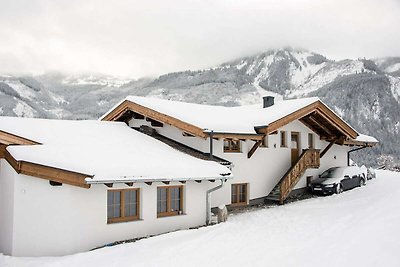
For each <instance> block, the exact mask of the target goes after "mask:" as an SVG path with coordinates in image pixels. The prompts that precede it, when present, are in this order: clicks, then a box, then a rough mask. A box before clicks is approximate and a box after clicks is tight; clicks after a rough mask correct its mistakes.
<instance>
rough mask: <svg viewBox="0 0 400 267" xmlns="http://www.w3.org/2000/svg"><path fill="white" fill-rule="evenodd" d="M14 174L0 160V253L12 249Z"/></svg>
mask: <svg viewBox="0 0 400 267" xmlns="http://www.w3.org/2000/svg"><path fill="white" fill-rule="evenodd" d="M15 175H16V173H15V172H14V170H13V169H12V167H11V166H10V165H9V164H8V163H7V162H6V161H5V160H4V159H0V253H4V254H11V252H12V247H13V221H14V181H15Z"/></svg>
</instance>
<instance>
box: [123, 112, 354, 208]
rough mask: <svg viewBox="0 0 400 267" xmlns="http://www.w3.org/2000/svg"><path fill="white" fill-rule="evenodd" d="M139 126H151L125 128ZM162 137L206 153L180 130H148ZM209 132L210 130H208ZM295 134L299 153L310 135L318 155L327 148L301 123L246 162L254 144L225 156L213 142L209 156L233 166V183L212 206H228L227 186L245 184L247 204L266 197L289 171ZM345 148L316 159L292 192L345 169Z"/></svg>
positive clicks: (203, 142)
mask: <svg viewBox="0 0 400 267" xmlns="http://www.w3.org/2000/svg"><path fill="white" fill-rule="evenodd" d="M141 125H146V126H149V127H152V126H151V123H150V122H147V121H146V120H140V119H132V120H130V121H129V126H131V127H139V126H141ZM152 128H154V129H156V130H157V132H158V133H159V134H161V135H163V136H165V137H168V138H170V139H173V140H175V141H177V142H179V143H182V144H184V145H187V146H189V147H192V148H194V149H197V150H199V151H201V152H204V153H209V151H210V140H209V138H207V139H202V138H199V137H190V136H184V135H183V134H182V130H180V129H178V128H176V127H173V126H170V125H168V124H164V126H163V127H152ZM210 130H212V129H210ZM280 131H285V132H286V136H287V137H286V138H287V142H288V145H287V147H281V146H280V138H281V137H280ZM291 132H296V133H299V134H300V149H301V150H302V149H307V148H308V134H313V135H314V148H315V149H320V150H321V151H322V150H323V149H324V148H325V147H326V146H327V145H328V144H329V143H328V142H326V141H323V140H320V137H319V136H318V135H317V134H316V133H315V132H313V131H312V130H310V129H309V128H308V127H306V126H305V125H304V124H303V123H301V122H300V121H298V120H296V121H293V122H291V123H289V124H287V125H285V126H283V127H282V128H280V129H279V130H278V134H273V135H269V136H268V141H267V143H268V147H259V148H258V149H257V150H256V152H255V153H254V154H253V156H252V157H251V158H250V159H249V158H247V153H248V151H249V150H250V149H251V148H252V146H253V145H254V143H255V142H254V141H251V140H247V141H241V152H240V153H237V152H231V153H226V152H224V149H223V139H222V138H220V139H218V140H213V155H215V156H217V157H220V158H222V159H225V160H228V161H230V162H232V163H233V168H232V173H233V176H234V179H233V180H231V181H228V182H227V184H226V186H224V187H223V188H222V189H220V190H218V191H217V192H215V193H214V194H213V195H212V206H213V207H217V206H219V205H221V204H225V205H229V204H231V186H230V184H236V183H247V184H248V189H247V190H248V194H247V195H248V197H247V198H248V202H249V201H250V200H256V199H259V198H263V197H266V196H267V195H268V194H269V193H270V192H271V190H272V189H273V188H274V187H275V185H276V184H277V183H278V182H279V180H280V179H281V178H282V176H283V175H284V174H285V173H286V172H287V170H288V169H289V168H290V167H291V148H290V134H291ZM348 150H349V147H348V146H340V145H333V146H332V147H331V148H330V149H329V150H328V152H327V153H326V154H325V155H324V156H323V157H322V158H321V159H320V167H319V169H308V170H307V171H306V172H305V174H304V175H303V176H302V178H301V179H300V181H299V182H298V184H297V185H296V186H295V189H300V188H304V187H306V177H307V176H313V177H317V176H318V174H320V173H321V172H322V171H324V170H326V169H328V168H330V167H333V166H346V165H347V152H348Z"/></svg>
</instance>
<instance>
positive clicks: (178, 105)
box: [108, 96, 319, 134]
mask: <svg viewBox="0 0 400 267" xmlns="http://www.w3.org/2000/svg"><path fill="white" fill-rule="evenodd" d="M126 100H128V101H131V102H134V103H136V104H139V105H141V106H144V107H147V108H150V109H153V110H156V111H158V112H161V113H163V114H166V115H169V116H171V117H174V118H177V119H179V120H181V121H184V122H186V123H190V124H192V125H195V126H197V127H199V128H202V129H203V130H210V131H211V130H213V131H214V132H221V133H241V134H256V131H255V129H254V127H256V126H265V125H268V124H270V123H272V122H274V121H276V120H278V119H281V118H283V117H285V116H287V115H289V114H291V113H293V112H295V111H297V110H299V109H301V108H303V107H306V106H308V105H310V104H313V103H315V102H317V101H319V98H318V97H312V98H301V99H291V100H284V101H277V102H275V104H274V105H273V106H270V107H268V108H263V106H262V103H260V104H259V105H247V106H239V107H223V106H211V105H201V104H193V103H185V102H180V101H170V100H164V99H157V98H149V97H139V96H128V97H127V98H126ZM113 109H114V108H113ZM113 109H111V110H113ZM108 113H109V112H108Z"/></svg>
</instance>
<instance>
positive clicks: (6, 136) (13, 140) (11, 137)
mask: <svg viewBox="0 0 400 267" xmlns="http://www.w3.org/2000/svg"><path fill="white" fill-rule="evenodd" d="M0 143H2V144H5V145H38V144H40V143H38V142H36V141H33V140H30V139H27V138H24V137H21V136H18V135H15V134H11V133H8V132H5V131H1V130H0Z"/></svg>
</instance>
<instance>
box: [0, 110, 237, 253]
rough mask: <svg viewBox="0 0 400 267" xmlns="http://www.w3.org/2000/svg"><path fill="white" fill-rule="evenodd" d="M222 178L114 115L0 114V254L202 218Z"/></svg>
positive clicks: (61, 249) (93, 242) (79, 245)
mask: <svg viewBox="0 0 400 267" xmlns="http://www.w3.org/2000/svg"><path fill="white" fill-rule="evenodd" d="M230 178H232V176H231V171H230V170H229V169H228V168H227V167H224V166H223V165H221V164H219V163H217V162H215V161H205V160H202V159H198V158H195V157H193V156H189V155H187V154H184V153H182V152H180V151H177V150H175V149H173V148H171V147H170V146H168V145H166V144H164V143H162V142H160V141H158V140H155V139H153V138H151V137H149V136H146V135H144V134H142V133H139V132H137V131H135V130H132V129H131V128H129V127H128V126H126V124H124V123H121V122H104V121H62V120H45V119H27V118H11V117H0V253H4V254H6V255H13V256H44V255H46V256H50V255H51V256H55V255H65V254H71V253H75V252H81V251H87V250H90V249H92V248H95V247H98V246H103V245H105V244H108V243H110V242H114V241H118V240H126V239H129V238H135V237H143V236H147V235H154V234H160V233H165V232H169V231H173V230H178V229H185V228H189V227H195V226H200V225H204V224H206V218H207V210H206V208H207V207H208V206H209V205H207V201H208V199H209V196H210V194H211V192H212V191H215V190H217V189H219V188H220V187H221V183H224V182H225V181H226V180H227V179H230Z"/></svg>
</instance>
